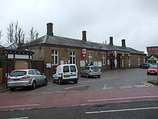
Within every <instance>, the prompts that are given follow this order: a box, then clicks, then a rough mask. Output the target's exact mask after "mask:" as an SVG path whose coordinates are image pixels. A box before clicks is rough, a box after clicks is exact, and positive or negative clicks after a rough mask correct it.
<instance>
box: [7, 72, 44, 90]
mask: <svg viewBox="0 0 158 119" xmlns="http://www.w3.org/2000/svg"><path fill="white" fill-rule="evenodd" d="M38 85H44V86H46V85H47V78H46V76H45V75H44V74H42V73H41V72H40V71H38V70H36V69H20V70H13V71H12V72H11V73H10V74H9V76H8V77H7V86H8V88H10V90H12V91H13V90H15V88H21V87H31V88H32V89H33V90H34V89H35V88H36V86H38Z"/></svg>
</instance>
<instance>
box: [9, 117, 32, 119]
mask: <svg viewBox="0 0 158 119" xmlns="http://www.w3.org/2000/svg"><path fill="white" fill-rule="evenodd" d="M28 118H29V117H16V118H7V119H28Z"/></svg>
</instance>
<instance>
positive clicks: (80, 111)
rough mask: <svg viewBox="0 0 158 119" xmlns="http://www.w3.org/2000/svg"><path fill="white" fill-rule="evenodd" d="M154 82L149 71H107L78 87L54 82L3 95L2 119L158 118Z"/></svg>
mask: <svg viewBox="0 0 158 119" xmlns="http://www.w3.org/2000/svg"><path fill="white" fill-rule="evenodd" d="M152 80H157V76H156V75H150V76H149V75H147V74H146V69H126V70H124V69H123V70H109V71H104V72H103V74H102V76H101V78H85V77H80V79H79V82H78V83H77V84H74V83H71V82H70V83H66V84H63V85H58V84H54V83H53V82H52V81H51V80H50V81H49V83H48V86H44V87H38V88H37V89H36V90H30V89H18V90H17V91H7V92H5V93H3V94H0V105H1V106H0V110H2V111H0V115H1V116H0V118H1V119H105V118H106V119H127V118H128V119H140V118H142V119H157V118H158V114H157V112H158V93H157V87H156V86H153V85H151V84H149V83H147V82H148V81H152ZM61 103H62V104H61ZM69 103H70V104H71V106H70V105H66V104H69ZM60 105H61V106H60ZM37 107H38V108H37Z"/></svg>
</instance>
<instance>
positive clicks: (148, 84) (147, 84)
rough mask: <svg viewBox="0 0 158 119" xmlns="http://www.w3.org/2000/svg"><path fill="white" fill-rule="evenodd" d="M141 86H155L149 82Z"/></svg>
mask: <svg viewBox="0 0 158 119" xmlns="http://www.w3.org/2000/svg"><path fill="white" fill-rule="evenodd" d="M141 84H143V85H145V86H154V85H153V84H151V83H147V82H141Z"/></svg>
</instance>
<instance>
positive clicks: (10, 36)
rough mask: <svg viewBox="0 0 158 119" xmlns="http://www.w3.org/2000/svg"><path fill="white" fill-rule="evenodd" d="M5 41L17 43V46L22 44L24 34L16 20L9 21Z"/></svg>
mask: <svg viewBox="0 0 158 119" xmlns="http://www.w3.org/2000/svg"><path fill="white" fill-rule="evenodd" d="M7 30H8V33H7V42H8V43H9V42H10V43H11V42H14V43H17V44H18V45H19V46H20V45H23V44H24V39H25V34H24V32H23V30H22V28H19V25H18V22H16V23H15V24H14V23H11V24H10V25H9V27H8V28H7Z"/></svg>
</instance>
